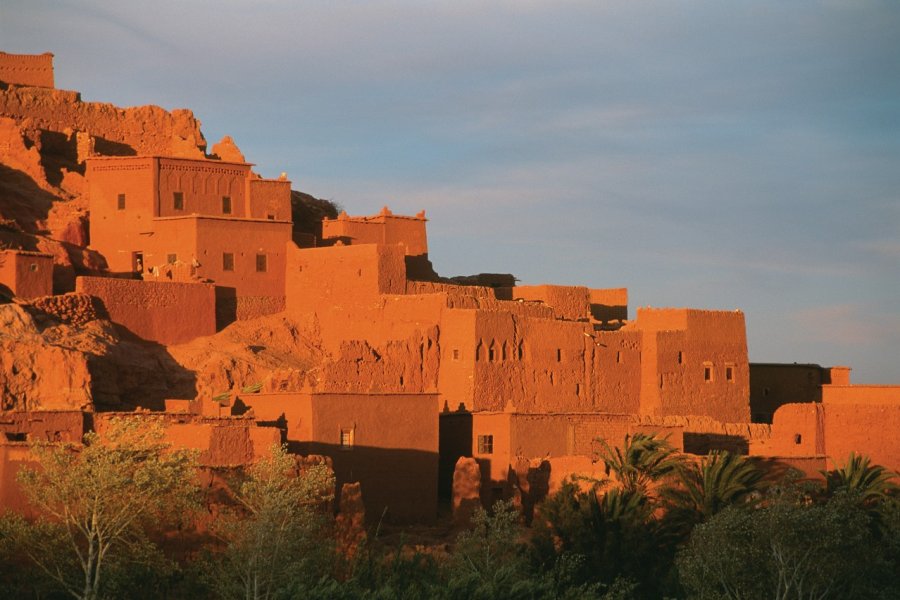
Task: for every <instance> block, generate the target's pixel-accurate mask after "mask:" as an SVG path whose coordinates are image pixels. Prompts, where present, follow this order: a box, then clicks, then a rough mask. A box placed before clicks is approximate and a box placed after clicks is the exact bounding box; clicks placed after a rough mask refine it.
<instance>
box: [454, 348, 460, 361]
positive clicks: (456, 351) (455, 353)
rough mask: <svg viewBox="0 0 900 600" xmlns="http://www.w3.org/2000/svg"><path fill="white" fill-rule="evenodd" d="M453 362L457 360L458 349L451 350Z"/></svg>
mask: <svg viewBox="0 0 900 600" xmlns="http://www.w3.org/2000/svg"><path fill="white" fill-rule="evenodd" d="M453 360H459V349H458V348H454V349H453Z"/></svg>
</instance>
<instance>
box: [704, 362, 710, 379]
mask: <svg viewBox="0 0 900 600" xmlns="http://www.w3.org/2000/svg"><path fill="white" fill-rule="evenodd" d="M703 381H712V366H711V365H704V366H703Z"/></svg>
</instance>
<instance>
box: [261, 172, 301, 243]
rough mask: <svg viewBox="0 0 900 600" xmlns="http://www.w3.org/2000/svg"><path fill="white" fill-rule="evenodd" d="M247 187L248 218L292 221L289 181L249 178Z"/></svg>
mask: <svg viewBox="0 0 900 600" xmlns="http://www.w3.org/2000/svg"><path fill="white" fill-rule="evenodd" d="M247 186H248V192H247V196H248V197H249V199H250V202H249V203H248V208H247V216H248V217H250V218H251V219H268V220H271V221H290V220H291V219H292V216H291V182H290V181H288V180H287V179H253V178H251V179H248V180H247ZM313 239H315V238H313ZM313 245H314V244H313Z"/></svg>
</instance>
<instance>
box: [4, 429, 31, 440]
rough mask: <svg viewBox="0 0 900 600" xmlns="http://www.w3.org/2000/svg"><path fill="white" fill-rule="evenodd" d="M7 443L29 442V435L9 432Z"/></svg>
mask: <svg viewBox="0 0 900 600" xmlns="http://www.w3.org/2000/svg"><path fill="white" fill-rule="evenodd" d="M6 441H7V442H27V441H28V434H27V433H22V432H19V431H7V432H6Z"/></svg>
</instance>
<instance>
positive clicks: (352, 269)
mask: <svg viewBox="0 0 900 600" xmlns="http://www.w3.org/2000/svg"><path fill="white" fill-rule="evenodd" d="M405 290H406V264H405V262H404V259H403V249H402V248H401V247H400V246H383V245H376V244H364V245H361V246H350V247H345V246H337V247H329V248H305V249H302V250H301V249H290V250H289V252H288V263H287V276H286V282H285V293H286V296H287V299H286V304H287V309H288V310H289V311H293V312H297V313H303V314H316V313H320V312H322V310H323V309H325V308H330V307H332V306H335V307H340V308H342V309H344V310H346V311H352V310H355V309H356V308H357V307H362V306H367V305H371V304H372V303H374V302H376V301H377V299H378V296H379V295H380V294H403V293H404V292H405Z"/></svg>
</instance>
